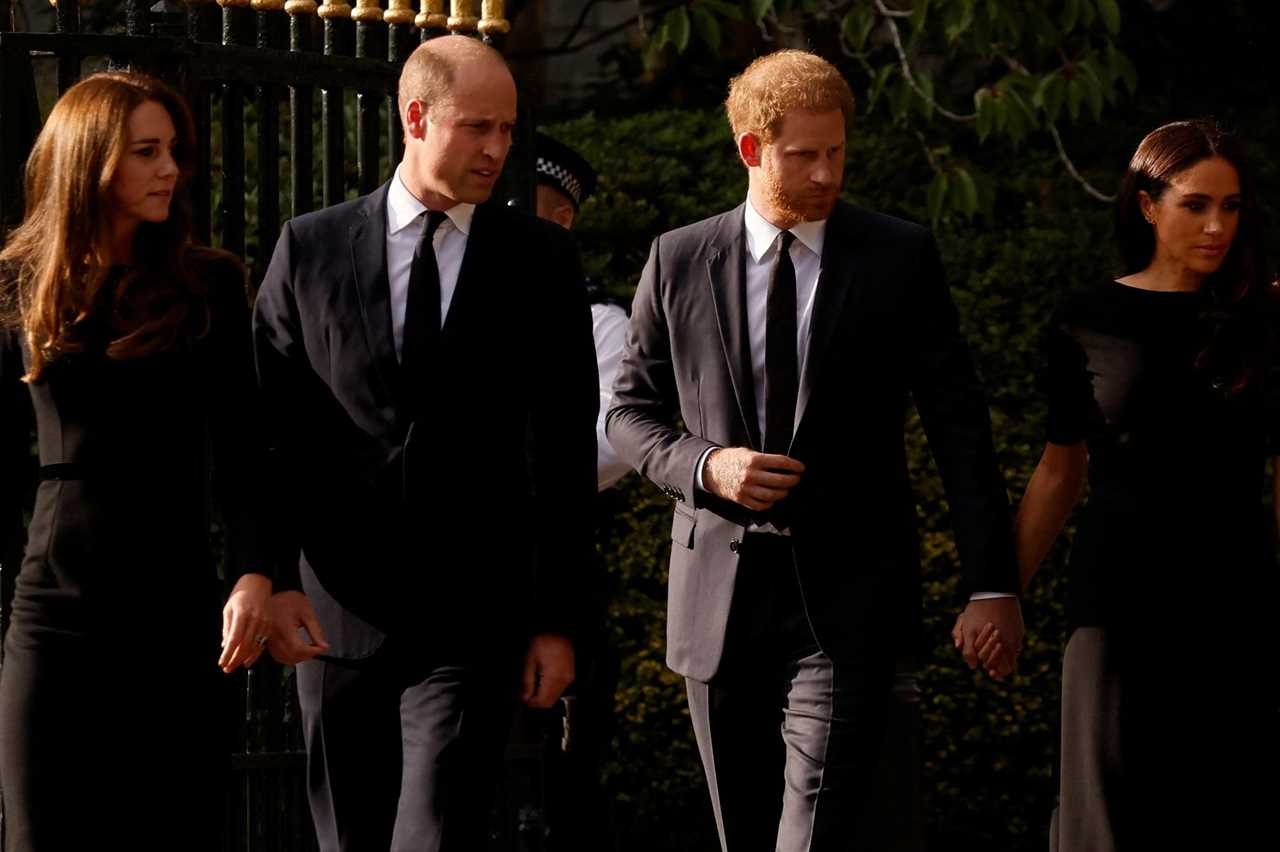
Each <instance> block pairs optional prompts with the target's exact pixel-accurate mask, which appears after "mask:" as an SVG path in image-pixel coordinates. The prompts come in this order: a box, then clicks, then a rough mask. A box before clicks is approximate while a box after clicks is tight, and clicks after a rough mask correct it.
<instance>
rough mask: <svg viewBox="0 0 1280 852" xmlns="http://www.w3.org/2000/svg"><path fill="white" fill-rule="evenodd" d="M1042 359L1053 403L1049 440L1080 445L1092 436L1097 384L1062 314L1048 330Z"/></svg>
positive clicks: (1044, 382) (1045, 384) (1043, 377)
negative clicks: (1094, 391)
mask: <svg viewBox="0 0 1280 852" xmlns="http://www.w3.org/2000/svg"><path fill="white" fill-rule="evenodd" d="M1042 360H1043V365H1042V368H1041V374H1040V382H1041V387H1042V388H1043V390H1044V393H1045V396H1046V397H1047V398H1048V402H1049V415H1048V419H1047V422H1046V428H1045V433H1046V434H1045V437H1046V439H1047V440H1048V441H1049V443H1051V444H1061V445H1067V444H1078V443H1080V442H1081V441H1083V440H1085V439H1086V438H1087V437H1088V435H1089V412H1090V411H1091V410H1092V409H1093V407H1094V405H1093V383H1092V380H1091V379H1090V377H1089V370H1088V360H1087V358H1086V356H1085V352H1084V349H1083V348H1082V347H1081V346H1080V342H1079V341H1078V340H1077V339H1076V338H1075V337H1074V336H1073V335H1072V334H1071V331H1070V325H1069V324H1068V323H1067V321H1066V320H1065V319H1064V318H1063V317H1062V316H1061V315H1060V314H1059V315H1055V316H1054V318H1053V320H1052V321H1051V322H1050V323H1049V328H1048V329H1047V330H1046V331H1045V336H1044V344H1043V359H1042Z"/></svg>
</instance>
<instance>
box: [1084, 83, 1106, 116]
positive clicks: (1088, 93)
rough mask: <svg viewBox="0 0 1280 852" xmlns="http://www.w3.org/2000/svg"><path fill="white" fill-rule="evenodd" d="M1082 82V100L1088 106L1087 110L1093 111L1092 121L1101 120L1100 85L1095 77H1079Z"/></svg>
mask: <svg viewBox="0 0 1280 852" xmlns="http://www.w3.org/2000/svg"><path fill="white" fill-rule="evenodd" d="M1080 79H1081V82H1083V83H1084V100H1085V103H1086V104H1088V106H1089V112H1091V113H1093V119H1094V121H1101V120H1102V85H1101V84H1100V83H1099V82H1098V81H1097V78H1094V79H1089V78H1088V77H1081V78H1080Z"/></svg>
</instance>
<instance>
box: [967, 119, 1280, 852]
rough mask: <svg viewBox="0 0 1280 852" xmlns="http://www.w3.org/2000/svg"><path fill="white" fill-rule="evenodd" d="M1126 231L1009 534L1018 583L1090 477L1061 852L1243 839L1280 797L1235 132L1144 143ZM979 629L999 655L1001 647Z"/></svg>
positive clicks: (1053, 399) (1089, 310) (1188, 131)
mask: <svg viewBox="0 0 1280 852" xmlns="http://www.w3.org/2000/svg"><path fill="white" fill-rule="evenodd" d="M1116 239H1117V242H1118V244H1119V248H1120V254H1121V256H1122V259H1123V272H1124V274H1123V276H1122V277H1120V278H1119V279H1117V280H1115V281H1109V282H1106V283H1104V284H1102V285H1101V286H1097V287H1093V288H1092V289H1089V290H1087V291H1085V292H1083V293H1080V294H1078V295H1076V296H1074V297H1072V298H1069V299H1068V300H1067V301H1066V303H1065V304H1064V305H1063V306H1062V307H1061V308H1060V310H1059V311H1058V313H1057V315H1056V316H1055V317H1054V318H1053V319H1052V321H1051V322H1050V325H1049V329H1048V334H1047V338H1046V344H1045V345H1046V370H1045V390H1046V392H1047V396H1048V402H1049V413H1048V423H1047V438H1048V444H1047V446H1046V447H1045V450H1044V455H1043V457H1042V458H1041V460H1040V463H1039V466H1038V467H1037V468H1036V470H1035V473H1034V475H1033V476H1032V478H1031V480H1030V482H1029V484H1028V486H1027V490H1026V493H1025V495H1024V496H1023V498H1022V503H1021V505H1020V506H1019V508H1018V514H1017V521H1016V524H1015V536H1016V540H1017V549H1018V561H1019V566H1020V571H1021V574H1022V582H1023V585H1024V586H1025V585H1026V583H1027V582H1028V581H1029V580H1030V579H1031V577H1032V575H1033V574H1034V573H1035V571H1036V568H1037V567H1038V566H1039V564H1040V562H1041V561H1042V560H1043V559H1044V557H1045V555H1046V554H1047V553H1048V552H1049V549H1050V547H1051V546H1052V544H1053V542H1054V540H1055V539H1056V538H1057V537H1058V535H1059V533H1060V532H1061V531H1062V528H1063V525H1064V524H1065V522H1066V520H1067V518H1068V517H1069V516H1070V514H1071V512H1072V509H1073V507H1074V506H1075V504H1076V502H1077V501H1078V499H1079V498H1080V497H1081V496H1082V494H1083V492H1084V490H1085V487H1086V485H1087V487H1088V492H1089V502H1088V505H1087V507H1086V508H1085V509H1084V512H1083V515H1082V517H1081V519H1080V523H1079V528H1078V532H1077V534H1076V537H1075V541H1074V543H1073V546H1072V550H1071V556H1070V575H1069V578H1068V580H1069V587H1068V590H1069V597H1068V601H1067V615H1068V620H1069V622H1070V627H1071V630H1072V632H1071V634H1070V638H1069V640H1068V642H1067V647H1066V652H1065V656H1064V660H1063V674H1062V740H1061V771H1060V796H1059V804H1058V809H1057V811H1056V812H1055V814H1054V820H1053V825H1052V828H1051V838H1052V840H1051V847H1052V848H1053V849H1056V850H1061V852H1108V850H1128V849H1143V850H1145V849H1175V848H1177V849H1200V848H1206V849H1208V848H1212V849H1243V848H1248V847H1249V846H1251V845H1254V844H1256V843H1258V842H1259V840H1260V838H1261V837H1263V836H1265V834H1256V832H1257V831H1259V830H1262V829H1263V827H1264V826H1265V823H1264V821H1263V817H1264V814H1265V810H1264V809H1265V808H1267V807H1269V804H1270V802H1271V801H1272V800H1273V799H1274V796H1275V792H1276V785H1275V782H1274V778H1275V763H1274V758H1275V756H1276V750H1275V735H1276V732H1275V727H1276V695H1275V662H1274V659H1273V655H1272V653H1271V642H1270V641H1269V640H1270V634H1271V632H1272V631H1271V625H1272V624H1273V623H1274V617H1273V616H1272V615H1271V612H1270V610H1271V609H1272V608H1273V607H1274V605H1275V596H1274V592H1275V587H1276V583H1275V580H1276V566H1275V557H1274V523H1273V519H1272V518H1269V517H1268V515H1267V511H1266V509H1265V508H1264V502H1263V490H1264V489H1263V479H1264V468H1265V464H1266V461H1267V457H1268V456H1276V455H1280V405H1277V396H1278V395H1280V387H1278V386H1277V385H1280V376H1277V375H1276V371H1275V370H1274V369H1269V368H1268V365H1269V364H1273V363H1274V362H1275V357H1274V352H1273V350H1274V341H1273V337H1274V335H1273V329H1272V327H1273V325H1274V309H1273V307H1272V303H1273V290H1274V285H1273V284H1272V283H1271V277H1270V276H1269V275H1268V274H1267V270H1266V263H1265V262H1264V257H1263V245H1262V224H1261V214H1260V210H1259V205H1258V201H1257V197H1256V191H1255V189H1254V182H1253V178H1252V175H1251V172H1250V170H1249V167H1248V164H1247V162H1246V160H1245V156H1244V152H1243V150H1242V148H1241V145H1240V143H1239V142H1238V141H1237V139H1236V138H1234V137H1233V136H1232V135H1231V134H1229V133H1226V132H1224V131H1223V130H1221V129H1220V128H1218V127H1217V126H1216V125H1214V124H1212V123H1209V122H1202V121H1184V122H1176V123H1173V124H1167V125H1165V126H1163V127H1160V128H1158V129H1157V130H1155V131H1153V132H1152V133H1150V134H1148V135H1147V136H1146V138H1144V139H1143V140H1142V142H1141V144H1140V145H1139V146H1138V148H1137V151H1136V152H1135V153H1134V155H1133V158H1132V160H1131V161H1130V164H1129V169H1128V172H1127V174H1126V176H1125V179H1124V182H1123V184H1122V186H1121V189H1120V194H1119V198H1118V201H1117V220H1116ZM1278 482H1280V480H1278ZM1277 502H1278V503H1280V501H1277ZM986 632H987V634H988V635H987V636H986V637H980V643H983V644H981V645H980V647H979V656H980V658H981V659H982V660H983V661H984V664H988V665H989V664H991V663H992V662H993V661H995V659H996V658H997V657H998V656H999V655H1001V654H1004V653H1005V652H1006V651H1005V649H1004V648H1003V647H1002V643H1001V641H1000V638H999V636H998V635H997V634H996V633H995V631H991V630H988V631H986ZM1258 770H1260V772H1259V771H1258ZM1267 828H1268V833H1270V829H1269V827H1267Z"/></svg>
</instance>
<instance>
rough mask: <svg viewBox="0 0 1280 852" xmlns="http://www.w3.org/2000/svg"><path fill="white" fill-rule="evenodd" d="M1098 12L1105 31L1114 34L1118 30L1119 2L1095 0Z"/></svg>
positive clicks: (1114, 0)
mask: <svg viewBox="0 0 1280 852" xmlns="http://www.w3.org/2000/svg"><path fill="white" fill-rule="evenodd" d="M1097 3H1098V14H1099V15H1101V16H1102V24H1103V26H1105V27H1106V28H1107V32H1109V33H1111V34H1112V35H1115V34H1116V33H1118V32H1120V4H1118V3H1116V0H1097Z"/></svg>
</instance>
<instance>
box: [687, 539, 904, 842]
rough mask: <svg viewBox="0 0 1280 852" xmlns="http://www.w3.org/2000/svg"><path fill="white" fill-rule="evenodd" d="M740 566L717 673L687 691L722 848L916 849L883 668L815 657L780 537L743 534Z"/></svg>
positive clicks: (896, 715) (890, 668)
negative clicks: (722, 655)
mask: <svg viewBox="0 0 1280 852" xmlns="http://www.w3.org/2000/svg"><path fill="white" fill-rule="evenodd" d="M740 556H741V561H740V562H739V565H738V579H737V584H736V586H735V589H734V596H733V603H732V606H731V608H730V611H729V623H728V628H727V632H726V636H725V651H724V657H723V659H722V662H721V666H720V670H719V671H718V672H717V674H716V676H715V678H714V679H712V681H711V682H710V683H702V682H700V681H696V680H693V679H688V681H687V686H688V691H689V709H690V714H691V716H692V717H693V723H694V733H695V735H696V737H697V740H698V750H699V752H700V753H701V756H702V763H703V767H704V768H705V770H706V774H707V782H708V784H709V786H710V788H711V801H712V806H713V808H714V810H715V816H716V827H717V828H718V829H719V832H720V844H721V847H722V848H723V849H724V850H725V852H773V850H775V849H777V850H780V852H805V851H806V850H813V852H826V850H833V852H834V850H840V852H848V850H864V849H865V850H874V852H884V850H887V849H914V848H919V836H918V825H919V822H918V820H917V819H916V818H915V817H917V816H918V815H917V814H914V813H911V812H910V811H911V808H912V803H913V802H915V801H917V798H916V797H915V796H914V795H913V794H914V793H915V792H918V791H917V790H916V773H915V772H914V771H913V770H914V765H915V764H916V762H918V754H912V749H911V744H910V743H911V734H912V731H911V730H910V725H909V724H906V725H904V723H903V722H904V720H903V716H902V713H901V712H899V711H900V707H901V706H902V705H899V703H898V702H895V701H894V700H893V699H892V695H893V692H894V682H895V681H894V660H893V659H892V658H891V657H890V658H888V659H885V660H875V661H869V662H858V663H852V662H851V663H844V662H841V663H837V662H836V661H834V660H832V659H831V658H829V657H828V656H827V655H826V654H824V653H823V652H822V650H821V649H820V648H819V647H818V645H817V643H816V642H815V641H814V637H813V632H812V630H811V628H810V626H809V622H808V619H807V617H806V615H805V612H804V605H803V602H802V599H801V592H800V587H799V583H798V580H797V575H796V568H795V561H794V558H793V556H792V551H791V546H790V542H789V540H788V539H786V538H783V537H781V536H773V535H764V534H748V535H747V536H746V537H745V538H744V540H743V544H742V549H741V553H740ZM910 709H911V710H914V709H915V708H914V707H911V708H910ZM904 749H905V750H904ZM913 831H914V832H915V836H914V837H913V836H912V833H913Z"/></svg>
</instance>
